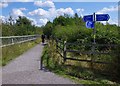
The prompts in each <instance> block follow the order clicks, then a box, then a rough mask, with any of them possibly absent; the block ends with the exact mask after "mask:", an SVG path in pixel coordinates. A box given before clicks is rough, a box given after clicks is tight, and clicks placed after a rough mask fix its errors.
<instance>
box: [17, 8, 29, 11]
mask: <svg viewBox="0 0 120 86" xmlns="http://www.w3.org/2000/svg"><path fill="white" fill-rule="evenodd" d="M19 9H20V10H21V11H25V10H27V9H26V8H19Z"/></svg>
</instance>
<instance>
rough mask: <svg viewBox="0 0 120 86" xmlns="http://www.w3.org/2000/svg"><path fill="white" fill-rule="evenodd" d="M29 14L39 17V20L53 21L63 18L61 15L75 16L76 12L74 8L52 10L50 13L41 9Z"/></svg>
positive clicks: (49, 10)
mask: <svg viewBox="0 0 120 86" xmlns="http://www.w3.org/2000/svg"><path fill="white" fill-rule="evenodd" d="M28 14H29V15H31V16H36V17H39V18H46V19H48V20H50V21H52V20H53V19H54V18H56V17H58V16H61V15H64V14H68V15H70V16H73V15H74V11H73V10H72V8H66V9H64V8H60V9H56V8H50V9H48V11H46V10H44V9H42V8H39V9H36V10H34V11H31V12H29V13H28Z"/></svg>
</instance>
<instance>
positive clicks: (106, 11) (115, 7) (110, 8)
mask: <svg viewBox="0 0 120 86" xmlns="http://www.w3.org/2000/svg"><path fill="white" fill-rule="evenodd" d="M113 11H118V6H111V7H109V8H107V7H104V8H103V9H102V10H99V11H98V12H97V13H98V14H104V13H108V12H113Z"/></svg>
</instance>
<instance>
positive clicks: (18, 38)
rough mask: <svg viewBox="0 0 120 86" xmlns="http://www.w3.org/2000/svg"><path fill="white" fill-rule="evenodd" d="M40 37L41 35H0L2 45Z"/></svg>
mask: <svg viewBox="0 0 120 86" xmlns="http://www.w3.org/2000/svg"><path fill="white" fill-rule="evenodd" d="M38 37H39V35H25V36H5V37H0V40H1V41H2V44H1V45H0V47H6V46H10V45H14V44H18V43H23V42H27V41H32V40H36V39H37V38H38Z"/></svg>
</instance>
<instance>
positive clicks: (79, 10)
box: [76, 8, 84, 13]
mask: <svg viewBox="0 0 120 86" xmlns="http://www.w3.org/2000/svg"><path fill="white" fill-rule="evenodd" d="M76 11H77V12H78V13H79V12H83V11H84V9H82V8H78V9H76Z"/></svg>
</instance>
